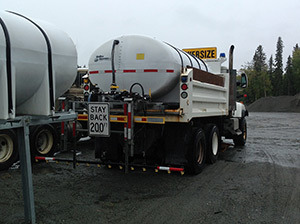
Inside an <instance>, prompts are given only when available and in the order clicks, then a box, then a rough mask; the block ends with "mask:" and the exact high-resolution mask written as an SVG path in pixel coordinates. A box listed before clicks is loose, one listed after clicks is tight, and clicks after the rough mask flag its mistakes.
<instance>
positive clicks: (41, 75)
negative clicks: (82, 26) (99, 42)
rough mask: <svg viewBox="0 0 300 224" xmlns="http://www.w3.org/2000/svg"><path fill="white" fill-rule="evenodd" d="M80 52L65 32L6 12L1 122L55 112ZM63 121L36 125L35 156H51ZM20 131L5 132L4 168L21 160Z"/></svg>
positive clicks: (0, 40)
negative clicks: (20, 116)
mask: <svg viewBox="0 0 300 224" xmlns="http://www.w3.org/2000/svg"><path fill="white" fill-rule="evenodd" d="M76 72H77V52H76V48H75V45H74V43H73V42H72V40H71V39H70V38H69V36H68V35H67V34H66V33H64V32H63V31H61V30H59V29H57V28H56V27H54V26H53V25H51V24H48V23H46V22H41V21H33V20H31V19H29V18H26V17H24V16H22V15H20V14H17V13H13V12H7V11H5V12H4V11H1V12H0V104H1V107H0V121H1V120H6V121H7V120H11V119H14V118H15V117H17V116H19V115H27V114H30V115H41V116H49V115H54V114H55V111H54V110H55V100H56V99H57V98H58V97H59V96H61V95H62V94H63V93H64V92H65V91H66V90H68V88H70V86H71V85H72V83H73V82H74V80H75V77H76ZM59 125H60V124H57V125H56V124H52V125H51V124H45V125H40V126H33V127H30V145H31V151H32V153H33V154H38V155H44V156H46V155H49V154H51V153H52V152H53V149H54V148H55V146H56V145H57V140H58V139H57V135H56V128H57V127H58V126H59ZM16 141H17V138H16V132H15V130H13V129H11V130H0V170H3V169H7V168H8V167H10V166H11V165H12V164H13V163H14V162H15V161H16V160H17V158H18V149H17V142H16Z"/></svg>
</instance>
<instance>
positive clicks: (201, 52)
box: [182, 47, 217, 59]
mask: <svg viewBox="0 0 300 224" xmlns="http://www.w3.org/2000/svg"><path fill="white" fill-rule="evenodd" d="M182 50H183V51H185V52H187V53H189V54H192V55H194V56H196V57H197V58H200V59H216V58H217V48H216V47H206V48H190V49H182Z"/></svg>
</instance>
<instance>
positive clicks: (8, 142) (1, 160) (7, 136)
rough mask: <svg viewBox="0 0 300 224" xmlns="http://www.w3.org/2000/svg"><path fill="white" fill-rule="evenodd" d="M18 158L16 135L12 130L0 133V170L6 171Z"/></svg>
mask: <svg viewBox="0 0 300 224" xmlns="http://www.w3.org/2000/svg"><path fill="white" fill-rule="evenodd" d="M18 157H19V151H18V144H17V138H16V134H15V132H14V131H12V130H2V131H0V170H7V169H8V168H9V167H10V166H11V165H12V164H14V163H15V162H16V161H17V160H18Z"/></svg>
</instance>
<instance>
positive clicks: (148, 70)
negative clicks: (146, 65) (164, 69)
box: [144, 69, 158, 72]
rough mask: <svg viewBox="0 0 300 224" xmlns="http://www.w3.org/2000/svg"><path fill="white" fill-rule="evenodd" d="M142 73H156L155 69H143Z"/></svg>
mask: <svg viewBox="0 0 300 224" xmlns="http://www.w3.org/2000/svg"><path fill="white" fill-rule="evenodd" d="M144 72H158V70H157V69H145V70H144Z"/></svg>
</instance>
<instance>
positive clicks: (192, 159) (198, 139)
mask: <svg viewBox="0 0 300 224" xmlns="http://www.w3.org/2000/svg"><path fill="white" fill-rule="evenodd" d="M194 136H195V137H194V139H193V145H192V147H191V150H190V151H189V159H188V160H189V167H188V168H189V169H188V170H189V171H190V173H192V174H198V173H200V172H201V171H202V170H203V168H204V167H205V160H206V139H205V134H204V131H203V129H202V128H199V129H198V130H197V131H196V133H195V135H194Z"/></svg>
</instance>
